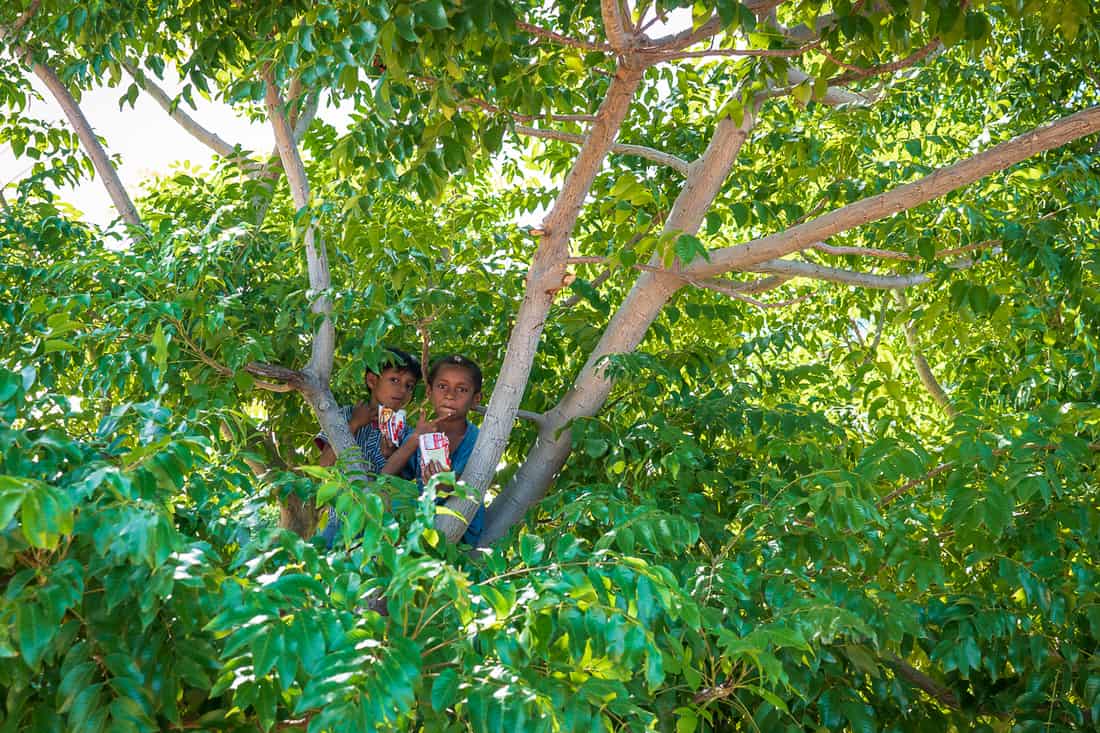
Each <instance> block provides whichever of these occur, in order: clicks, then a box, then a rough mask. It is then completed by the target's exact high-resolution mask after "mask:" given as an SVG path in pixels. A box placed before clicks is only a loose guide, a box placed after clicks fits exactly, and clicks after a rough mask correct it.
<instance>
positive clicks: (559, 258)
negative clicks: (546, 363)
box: [436, 65, 644, 541]
mask: <svg viewBox="0 0 1100 733" xmlns="http://www.w3.org/2000/svg"><path fill="white" fill-rule="evenodd" d="M643 71H644V69H642V68H639V67H633V66H629V65H624V66H620V67H619V70H618V71H617V72H616V74H615V76H614V77H613V78H612V80H611V85H610V87H609V88H608V90H607V95H606V96H605V97H604V100H603V103H602V104H601V105H600V111H599V112H598V113H597V115H596V120H595V122H593V123H592V129H591V130H590V131H589V133H588V135H587V138H586V140H585V143H584V145H583V146H582V147H581V150H580V153H579V154H578V155H577V160H576V162H575V163H574V164H573V168H572V169H571V170H570V171H569V175H568V176H566V179H565V183H564V184H563V185H562V190H561V193H560V194H559V195H558V198H557V201H556V202H555V203H554V208H553V209H552V210H551V211H550V213H549V215H548V216H547V217H546V220H545V221H544V223H543V227H544V232H543V234H542V240H541V242H540V244H539V248H538V250H537V251H536V252H535V256H534V258H533V259H532V261H531V267H530V268H529V269H528V271H527V291H526V295H525V296H524V299H523V303H522V304H521V305H520V308H519V312H518V313H517V315H516V322H515V325H514V326H513V327H512V334H511V336H510V338H509V340H508V350H507V353H506V354H505V356H504V362H503V364H502V366H501V370H500V374H499V376H498V377H497V381H496V383H495V385H494V386H493V395H492V398H491V399H490V400H489V406H488V409H487V410H486V413H485V419H484V420H483V421H482V424H481V432H480V434H479V435H478V440H477V444H476V445H475V446H474V452H473V454H472V455H471V456H470V460H469V462H468V463H467V464H466V469H465V470H464V471H463V474H462V479H463V481H465V482H466V483H467V484H469V485H470V487H471V488H473V489H474V490H476V491H477V493H478V495H479V496H483V495H484V493H485V489H486V488H487V487H488V486H489V484H490V483H491V482H492V480H493V476H494V474H495V473H496V468H497V465H498V464H499V463H500V457H501V456H502V455H503V454H504V448H505V446H506V445H507V444H508V437H509V436H510V435H511V433H512V425H513V423H514V422H515V419H516V411H517V410H518V409H519V405H520V401H521V400H522V399H523V393H524V391H525V389H526V387H527V379H528V377H529V375H530V373H531V365H532V363H533V362H534V359H535V353H536V352H537V350H538V343H539V338H540V337H541V336H542V329H543V325H544V324H545V322H546V314H547V313H548V312H549V310H550V306H551V304H552V303H553V302H554V297H555V296H556V295H557V293H558V291H559V290H561V289H562V288H563V287H564V278H565V275H566V258H567V257H568V255H569V240H570V238H571V237H572V235H573V228H574V227H575V226H576V223H577V217H578V216H579V215H580V212H581V208H582V206H583V205H584V199H585V197H586V196H587V195H588V191H589V189H590V188H591V187H592V181H593V180H595V178H596V174H597V173H598V172H599V170H600V166H601V165H602V163H603V161H604V158H606V157H607V153H608V150H609V149H610V148H611V145H612V143H614V141H615V136H616V135H617V134H618V132H619V128H620V127H621V126H622V123H623V119H624V118H625V117H626V114H627V111H628V110H629V108H630V101H631V99H632V98H633V96H634V90H635V89H637V87H638V83H639V82H640V81H641V78H642V72H643ZM447 507H448V508H449V509H451V510H453V511H456V512H458V513H460V514H462V515H463V516H465V517H466V518H467V520H469V518H470V517H472V516H473V515H474V512H475V511H476V510H477V507H478V503H475V502H472V501H468V500H465V499H460V498H458V497H454V498H452V499H450V500H449V501H448V502H447ZM436 528H437V529H439V530H440V531H441V532H443V533H444V534H446V536H447V537H448V539H450V540H451V541H457V540H458V539H459V538H460V537H461V536H462V533H463V532H464V531H465V523H464V522H462V521H460V520H458V519H457V518H455V517H452V516H449V515H443V514H441V515H439V517H438V518H437V521H436Z"/></svg>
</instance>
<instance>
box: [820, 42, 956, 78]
mask: <svg viewBox="0 0 1100 733" xmlns="http://www.w3.org/2000/svg"><path fill="white" fill-rule="evenodd" d="M942 48H943V44H942V43H940V39H939V38H933V39H932V40H931V41H929V42H928V43H927V44H925V45H924V46H922V47H921V48H918V49H917V50H916V51H914V52H913V53H911V54H909V55H908V56H906V57H905V58H903V59H898V60H897V61H891V62H890V63H887V64H878V65H877V66H871V67H868V68H866V69H861V68H859V67H858V66H851V65H850V64H845V66H847V67H849V68H850V69H851V70H850V71H849V72H848V73H846V74H840V75H839V76H834V77H833V78H832V79H830V80H829V84H835V85H838V86H840V85H844V84H849V83H851V82H853V81H858V80H859V79H866V78H867V77H869V76H878V75H879V74H890V73H893V72H895V71H900V70H901V69H905V68H908V67H910V66H913V65H914V64H918V63H920V62H921V61H923V60H924V59H926V58H927V57H928V56H930V55H931V54H932V53H933V52H935V51H939V50H940V49H942ZM829 58H830V60H832V61H833V62H834V63H837V61H836V60H835V59H832V58H831V57H829ZM838 65H840V64H839V63H838Z"/></svg>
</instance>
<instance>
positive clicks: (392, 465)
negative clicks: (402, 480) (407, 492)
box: [382, 433, 420, 476]
mask: <svg viewBox="0 0 1100 733" xmlns="http://www.w3.org/2000/svg"><path fill="white" fill-rule="evenodd" d="M418 445H420V439H419V438H418V437H417V435H416V433H413V434H411V435H410V436H409V437H408V438H406V439H405V442H404V443H402V444H401V447H399V448H398V449H397V450H395V451H394V452H393V453H392V454H390V457H389V458H387V459H386V465H385V466H382V473H388V474H389V475H391V476H397V475H399V474H400V473H401V469H403V468H404V467H405V466H406V465H407V464H408V463H409V459H410V458H412V456H413V453H415V452H416V448H417V446H418Z"/></svg>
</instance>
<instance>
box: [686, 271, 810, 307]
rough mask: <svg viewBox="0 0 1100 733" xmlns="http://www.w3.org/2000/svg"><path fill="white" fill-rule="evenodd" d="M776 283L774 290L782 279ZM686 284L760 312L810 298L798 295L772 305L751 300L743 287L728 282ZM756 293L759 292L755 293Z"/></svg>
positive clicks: (808, 294)
mask: <svg viewBox="0 0 1100 733" xmlns="http://www.w3.org/2000/svg"><path fill="white" fill-rule="evenodd" d="M776 281H777V282H776V284H775V285H774V287H776V288H777V287H779V286H780V285H782V284H783V282H785V281H784V280H783V278H776ZM688 282H690V283H691V284H692V285H694V286H696V287H698V288H704V289H706V290H713V291H714V292H716V293H721V294H722V295H728V296H729V297H731V298H733V299H735V300H740V301H742V302H744V303H748V304H749V305H751V306H755V307H757V308H759V309H760V310H770V309H773V308H785V307H787V306H789V305H794V304H795V303H801V302H803V301H804V300H808V299H809V298H810V297H811V294H810V293H807V294H806V295H800V296H798V297H797V298H789V299H787V300H780V301H776V302H774V303H766V302H764V301H762V300H758V299H756V298H753V297H752V296H750V295H748V294H746V292H745V288H744V287H743V286H742V287H738V284H737V283H728V281H727V282H723V281H721V280H689V281H688ZM768 289H771V288H768ZM757 292H761V291H757Z"/></svg>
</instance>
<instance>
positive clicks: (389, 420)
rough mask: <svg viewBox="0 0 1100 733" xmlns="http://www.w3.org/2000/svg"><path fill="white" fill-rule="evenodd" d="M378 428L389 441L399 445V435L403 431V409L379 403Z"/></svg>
mask: <svg viewBox="0 0 1100 733" xmlns="http://www.w3.org/2000/svg"><path fill="white" fill-rule="evenodd" d="M378 429H379V430H381V431H382V434H383V435H385V436H386V437H387V438H389V439H390V442H391V443H393V444H394V445H401V436H402V434H403V433H404V432H405V411H404V410H394V409H392V408H390V407H385V406H384V405H379V406H378Z"/></svg>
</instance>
